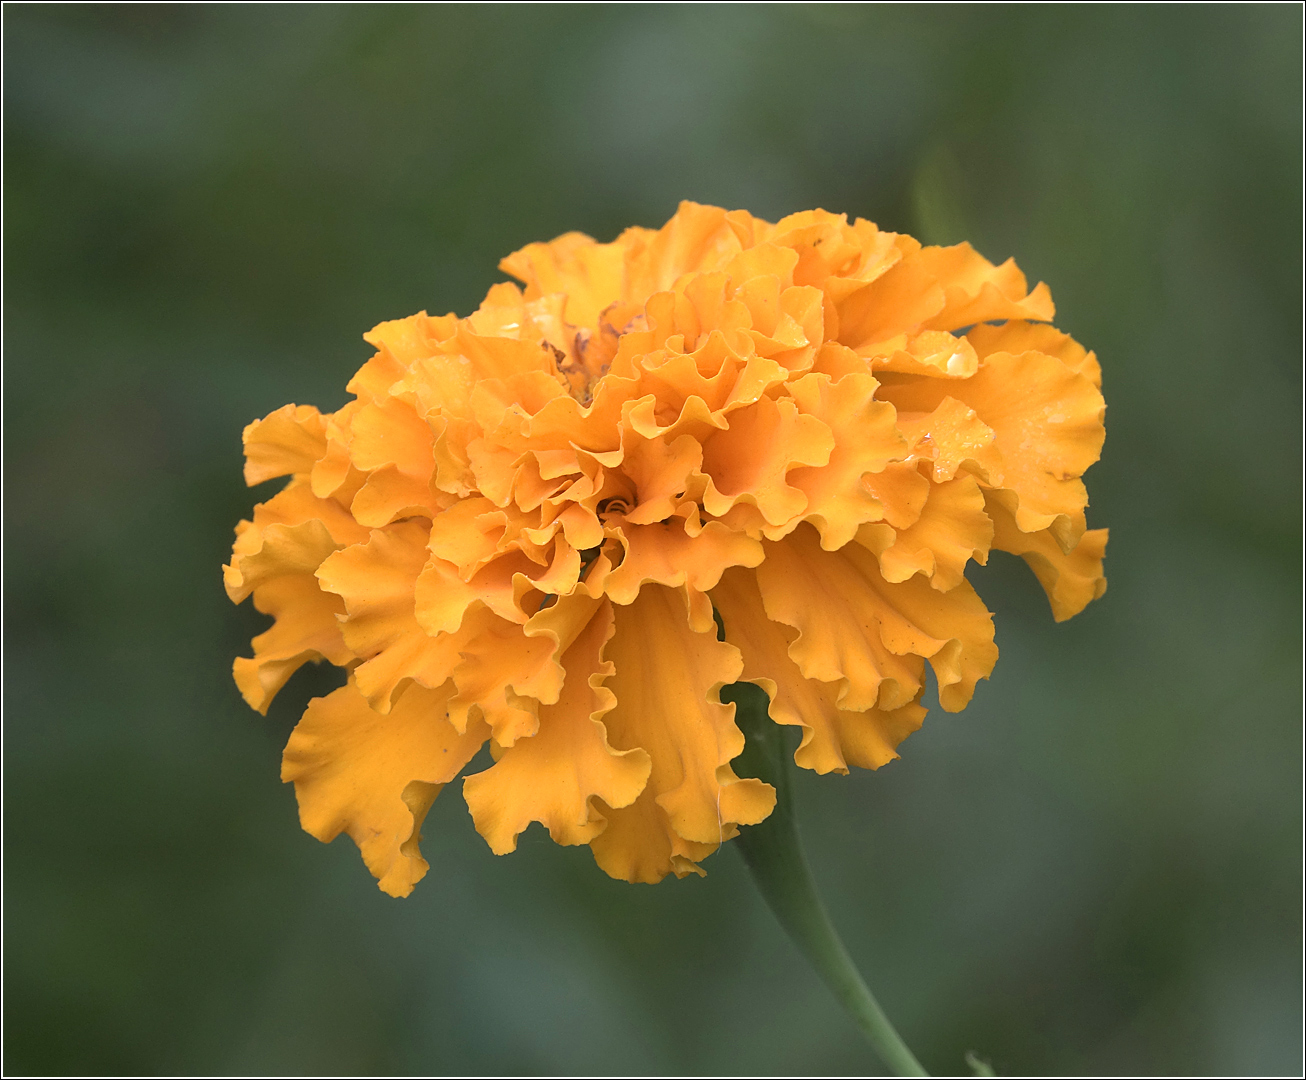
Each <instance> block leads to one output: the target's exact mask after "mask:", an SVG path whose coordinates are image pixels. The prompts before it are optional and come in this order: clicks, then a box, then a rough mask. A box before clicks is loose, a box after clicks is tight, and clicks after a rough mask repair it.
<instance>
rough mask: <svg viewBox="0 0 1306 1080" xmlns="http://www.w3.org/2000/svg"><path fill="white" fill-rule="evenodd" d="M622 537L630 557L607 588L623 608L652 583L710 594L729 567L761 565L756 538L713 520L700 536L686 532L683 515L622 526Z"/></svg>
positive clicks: (612, 576)
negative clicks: (684, 586) (734, 530)
mask: <svg viewBox="0 0 1306 1080" xmlns="http://www.w3.org/2000/svg"><path fill="white" fill-rule="evenodd" d="M620 536H621V540H622V543H623V544H624V545H625V548H626V557H625V558H624V559H622V561H621V565H620V566H618V567H617V568H616V569H615V570H613V571H612V573H611V574H609V575H608V578H607V582H606V584H605V590H606V592H607V594H608V596H610V597H611V598H612V600H613V601H614V602H615V603H618V604H630V603H634V602H635V599H636V597H637V596H638V595H639V593H640V591H641V589H642V588H643V587H644V586H645V585H646V584H648V583H653V584H658V585H672V586H675V585H687V586H688V587H689V588H690V589H693V590H696V591H698V592H706V591H707V590H708V589H710V588H712V587H713V586H714V585H715V584H716V583H717V582H718V581H719V580H720V578H721V573H722V571H723V570H725V569H726V567H728V566H756V565H757V564H758V563H760V562H761V561H762V545H761V544H760V543H759V542H758V541H757V540H753V539H751V538H750V537H748V536H744V535H742V534H741V533H737V532H732V531H731V530H729V529H728V528H726V527H725V526H724V525H722V524H721V523H720V522H718V521H709V522H708V523H707V525H705V526H704V527H703V529H702V531H701V532H699V533H698V534H697V535H696V536H691V535H689V534H688V533H687V532H686V531H685V523H684V521H683V519H681V518H679V517H676V518H672V519H671V520H670V521H664V522H659V523H658V524H656V525H622V526H621V531H620Z"/></svg>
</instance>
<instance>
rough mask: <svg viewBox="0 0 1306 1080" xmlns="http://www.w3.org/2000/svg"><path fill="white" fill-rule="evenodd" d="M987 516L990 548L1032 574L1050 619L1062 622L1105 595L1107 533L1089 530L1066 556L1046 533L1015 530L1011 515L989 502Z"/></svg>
mask: <svg viewBox="0 0 1306 1080" xmlns="http://www.w3.org/2000/svg"><path fill="white" fill-rule="evenodd" d="M987 509H988V514H989V517H991V518H992V519H993V528H994V532H993V546H994V547H995V548H996V549H997V550H998V551H1009V552H1011V554H1013V555H1019V556H1021V558H1023V559H1024V560H1025V561H1026V562H1027V563H1029V566H1030V569H1031V570H1033V571H1034V576H1035V577H1037V578H1038V580H1039V584H1040V585H1042V586H1043V591H1044V592H1045V593H1047V596H1048V602H1049V603H1050V604H1051V605H1052V617H1053V618H1054V619H1056V621H1057V622H1065V621H1066V620H1067V619H1069V618H1070V617H1071V616H1072V615H1078V614H1079V613H1080V612H1081V611H1083V610H1084V608H1086V607H1088V605H1089V604H1090V603H1091V602H1092V601H1094V600H1097V599H1099V598H1100V597H1101V596H1102V594H1103V593H1105V592H1106V577H1105V575H1104V574H1103V572H1102V559H1103V557H1104V556H1105V555H1106V542H1107V532H1108V530H1106V529H1088V530H1086V531H1085V532H1084V533H1083V535H1082V536H1081V537H1080V538H1079V543H1078V544H1076V545H1075V546H1074V548H1072V549H1071V550H1070V552H1068V553H1067V552H1065V551H1063V550H1062V549H1061V545H1060V544H1059V543H1058V542H1057V540H1056V538H1055V537H1054V536H1053V535H1052V533H1051V532H1050V531H1048V530H1044V531H1043V532H1035V533H1027V532H1022V531H1021V530H1020V529H1018V528H1017V527H1016V523H1015V521H1014V520H1013V519H1012V516H1011V512H1010V511H1009V510H1007V508H1006V507H1005V506H1003V505H1002V504H1001V503H999V502H997V501H996V500H995V499H992V498H990V499H989V501H988V507H987Z"/></svg>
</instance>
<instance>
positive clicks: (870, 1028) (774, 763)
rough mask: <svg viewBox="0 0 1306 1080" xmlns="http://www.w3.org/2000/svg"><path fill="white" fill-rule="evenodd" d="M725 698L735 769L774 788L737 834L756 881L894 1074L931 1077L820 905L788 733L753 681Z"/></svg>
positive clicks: (733, 689)
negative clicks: (736, 746) (738, 745)
mask: <svg viewBox="0 0 1306 1080" xmlns="http://www.w3.org/2000/svg"><path fill="white" fill-rule="evenodd" d="M722 699H723V700H732V701H734V702H735V703H736V717H735V719H736V722H737V723H738V724H739V726H740V728H741V729H742V730H743V732H744V736H745V739H746V745H745V747H744V752H743V754H742V755H740V757H739V758H738V759H737V760H736V762H735V771H736V772H737V773H738V774H739V775H740V776H756V777H759V778H761V779H762V780H765V781H766V782H767V783H769V784H772V785H773V786H774V787H775V792H776V805H775V810H774V811H773V812H772V814H771V816H770V817H769V818H767V819H766V820H765V821H763V822H762V823H761V824H760V825H752V826H748V827H745V828H742V829H740V831H739V837H738V839H737V843H738V844H739V849H740V851H741V852H742V854H743V856H744V862H745V863H747V864H748V869H749V870H750V871H751V872H752V875H753V881H754V882H756V884H757V887H758V890H759V891H760V892H761V893H762V896H763V897H764V898H765V899H766V902H767V904H768V905H770V908H771V910H772V911H773V912H774V913H775V917H776V918H777V919H779V920H780V925H781V926H783V927H784V928H785V930H786V931H788V933H789V936H790V937H791V938H793V940H794V943H795V944H797V946H798V948H799V949H800V950H802V953H803V955H804V956H806V957H807V959H808V961H809V962H810V963H811V965H812V967H814V968H815V969H816V971H817V973H818V974H819V975H820V976H821V978H822V979H823V980H824V981H825V984H826V985H827V986H828V987H829V988H830V989H831V991H833V992H834V996H835V997H837V998H838V999H839V1001H840V1002H841V1003H842V1005H843V1006H844V1008H845V1009H847V1010H848V1012H849V1014H850V1015H851V1016H852V1018H853V1020H854V1022H855V1023H856V1024H857V1026H858V1027H859V1028H860V1029H861V1031H862V1034H864V1035H865V1036H866V1038H867V1040H868V1041H869V1042H870V1044H871V1046H872V1047H874V1049H875V1052H876V1053H877V1054H878V1055H879V1056H880V1058H881V1060H883V1062H884V1063H885V1064H886V1065H887V1066H889V1068H890V1069H891V1070H892V1071H893V1073H894V1075H896V1076H928V1075H929V1074H928V1073H927V1072H926V1071H925V1070H924V1069H923V1068H921V1064H920V1062H919V1061H917V1060H916V1056H915V1055H914V1054H913V1053H912V1052H911V1050H910V1049H908V1047H907V1044H906V1043H904V1042H903V1041H902V1038H901V1037H900V1036H899V1035H898V1033H897V1032H896V1031H894V1029H893V1025H892V1024H890V1023H889V1018H888V1017H887V1016H885V1014H884V1010H883V1009H881V1008H880V1005H879V1003H878V1002H877V1001H876V1000H875V998H874V996H873V995H872V994H871V992H870V990H869V989H868V988H867V986H866V983H865V982H864V981H863V980H862V977H861V975H860V974H859V973H858V971H857V968H856V967H855V966H854V964H853V962H852V958H851V957H850V956H849V955H848V951H847V949H845V948H844V945H843V942H842V941H841V940H840V938H839V934H838V932H837V931H836V930H835V928H834V925H833V924H832V923H831V922H830V917H829V915H827V914H826V911H825V905H824V904H822V903H821V898H820V895H819V894H818V893H817V891H816V883H815V881H814V880H813V878H812V871H811V867H809V866H808V863H807V856H806V855H805V854H804V853H803V847H802V842H801V840H800V839H799V836H798V822H797V819H796V818H795V817H794V807H793V790H792V785H791V783H790V775H789V768H790V766H789V753H788V750H787V748H786V746H785V738H784V736H785V731H784V729H783V728H781V727H779V726H778V725H777V724H775V723H773V722H772V721H771V719H770V718H769V717H768V716H767V712H766V710H767V699H766V695H765V694H763V693H762V691H761V690H760V689H758V688H757V687H755V686H753V685H751V684H748V683H736V684H735V685H734V686H732V687H728V688H727V689H726V691H725V692H723V693H722Z"/></svg>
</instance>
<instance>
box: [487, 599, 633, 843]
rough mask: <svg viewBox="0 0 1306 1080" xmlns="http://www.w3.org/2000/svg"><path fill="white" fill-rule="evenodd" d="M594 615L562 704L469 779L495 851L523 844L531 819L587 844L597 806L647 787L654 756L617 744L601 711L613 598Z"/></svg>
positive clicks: (580, 639) (567, 663)
mask: <svg viewBox="0 0 1306 1080" xmlns="http://www.w3.org/2000/svg"><path fill="white" fill-rule="evenodd" d="M590 610H591V611H592V612H593V614H592V615H591V618H590V619H589V621H588V622H587V623H586V624H585V626H584V629H583V630H582V632H581V633H580V634H579V635H578V636H577V638H576V640H575V641H574V643H573V644H572V645H571V647H570V648H569V649H568V650H567V653H566V655H565V656H564V657H563V661H562V662H563V667H564V668H565V669H566V684H565V686H564V688H563V690H562V694H561V696H560V697H559V698H558V701H557V703H556V704H553V705H545V706H542V707H541V709H540V717H539V731H538V732H537V733H536V734H535V735H533V736H531V737H530V738H525V739H519V740H518V741H516V742H515V743H514V744H513V745H512V746H511V747H509V748H508V749H507V750H505V751H504V753H503V755H502V756H501V757H500V758H499V760H498V761H497V762H496V763H495V765H494V766H493V767H492V768H490V769H487V770H486V771H485V772H483V773H477V774H476V775H474V776H469V777H468V778H467V779H466V780H465V781H464V782H463V794H464V796H465V797H466V799H467V806H468V809H470V810H471V814H472V820H473V821H475V823H476V829H477V831H478V832H479V833H480V834H481V835H482V836H483V837H485V840H486V842H487V843H488V844H489V845H490V849H491V850H492V851H494V853H495V854H496V855H503V854H506V853H507V852H509V851H513V850H515V849H516V847H517V837H518V836H519V835H520V834H521V832H522V831H523V830H524V829H525V828H526V827H527V826H528V825H529V824H530V823H531V822H532V821H538V822H540V823H541V824H543V825H544V826H545V827H546V828H547V829H548V830H549V835H550V836H552V838H553V840H554V842H555V843H558V844H588V843H589V842H590V841H591V840H593V839H594V837H595V836H597V835H598V834H599V833H600V832H602V831H603V828H604V826H605V825H606V824H607V821H606V818H604V816H603V814H602V813H601V812H600V811H599V810H598V808H597V807H596V806H595V799H601V800H602V801H603V802H604V803H606V804H607V805H608V806H611V807H622V806H629V805H630V804H631V803H632V802H634V801H635V798H636V796H638V795H639V793H640V792H641V791H642V790H643V789H644V785H645V783H646V782H647V780H648V775H649V768H650V763H649V757H648V754H647V753H645V752H644V751H643V750H625V751H618V750H614V749H613V748H612V747H611V746H610V745H609V743H608V738H607V729H606V727H605V726H604V724H603V720H602V717H603V714H604V713H606V712H607V711H608V710H609V709H611V708H612V705H613V704H614V702H615V698H613V696H612V692H611V691H610V690H608V689H607V688H605V687H604V686H603V685H602V683H603V680H604V679H606V678H607V677H608V676H609V675H611V674H612V664H611V663H610V662H606V661H604V660H603V647H604V645H605V644H606V642H607V640H608V637H609V636H610V634H611V633H612V627H613V619H612V608H611V605H610V604H608V603H607V602H606V601H605V602H603V603H602V605H601V606H600V607H599V608H598V609H597V610H595V609H590Z"/></svg>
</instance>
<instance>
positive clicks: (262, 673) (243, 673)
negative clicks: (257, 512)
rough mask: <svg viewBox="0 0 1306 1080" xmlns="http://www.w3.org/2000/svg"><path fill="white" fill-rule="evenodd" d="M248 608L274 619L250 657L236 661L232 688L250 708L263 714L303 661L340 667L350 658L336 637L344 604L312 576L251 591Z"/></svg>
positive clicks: (278, 581)
mask: <svg viewBox="0 0 1306 1080" xmlns="http://www.w3.org/2000/svg"><path fill="white" fill-rule="evenodd" d="M254 606H255V607H256V608H257V609H258V610H259V611H261V612H263V613H264V614H265V615H271V616H273V618H275V619H276V622H275V623H273V625H272V628H271V629H270V630H267V631H265V632H264V633H262V634H259V635H258V637H256V638H255V639H254V641H253V643H252V644H253V646H254V657H253V659H249V658H247V657H244V656H241V657H238V658H237V659H236V662H235V664H234V666H233V674H234V675H235V678H236V685H237V686H238V687H240V692H241V694H242V695H243V696H244V698H245V700H246V701H247V702H249V706H250V708H251V709H256V710H257V711H258V712H261V713H264V714H266V713H267V711H268V706H269V705H270V704H271V703H272V699H273V698H274V697H276V695H277V691H279V690H280V689H281V688H282V687H283V686H285V685H286V680H288V679H289V678H290V676H291V675H293V674H294V673H295V672H296V671H298V670H299V668H300V667H301V666H302V665H303V664H305V663H307V662H308V661H309V660H315V661H316V660H328V661H330V662H331V663H333V664H337V665H339V666H341V667H343V666H344V665H345V664H347V663H349V661H350V660H352V659H353V653H351V652H350V651H349V649H348V648H346V647H345V642H344V638H342V637H341V635H340V622H339V619H338V618H337V616H338V615H343V614H344V611H345V605H344V604H343V603H342V602H341V600H340V597H338V596H335V595H334V594H332V593H325V592H323V591H322V589H321V588H320V587H319V586H318V582H317V579H316V578H315V577H313V575H312V574H288V575H285V576H282V577H277V578H274V579H272V580H271V581H267V582H265V583H264V584H262V585H260V586H259V587H258V588H257V589H255V590H254Z"/></svg>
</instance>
